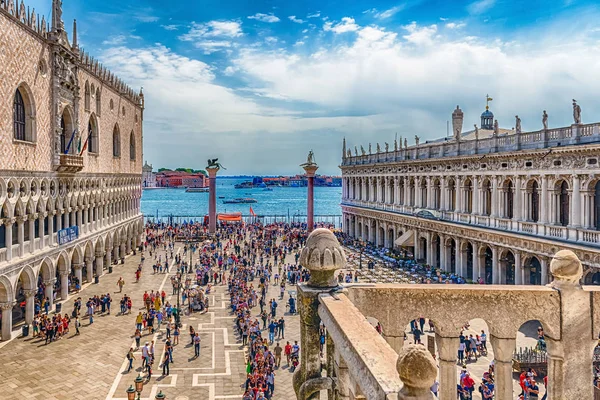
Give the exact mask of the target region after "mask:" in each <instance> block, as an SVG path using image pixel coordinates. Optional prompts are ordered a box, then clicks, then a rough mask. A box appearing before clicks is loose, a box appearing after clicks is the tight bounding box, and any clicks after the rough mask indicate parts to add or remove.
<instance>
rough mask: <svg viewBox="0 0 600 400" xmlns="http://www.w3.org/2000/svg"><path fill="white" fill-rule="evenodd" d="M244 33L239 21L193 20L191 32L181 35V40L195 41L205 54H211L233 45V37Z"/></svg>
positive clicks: (195, 44)
mask: <svg viewBox="0 0 600 400" xmlns="http://www.w3.org/2000/svg"><path fill="white" fill-rule="evenodd" d="M242 35H243V32H242V26H241V23H240V22H239V21H210V22H207V23H203V24H197V23H195V22H193V23H192V26H191V27H190V30H189V32H188V33H185V34H183V35H181V36H179V40H183V41H186V42H193V43H194V46H195V47H197V48H199V49H202V50H203V51H204V53H205V54H211V53H214V52H217V51H220V50H224V49H227V48H230V47H232V46H233V43H232V39H235V38H237V37H240V36H242Z"/></svg>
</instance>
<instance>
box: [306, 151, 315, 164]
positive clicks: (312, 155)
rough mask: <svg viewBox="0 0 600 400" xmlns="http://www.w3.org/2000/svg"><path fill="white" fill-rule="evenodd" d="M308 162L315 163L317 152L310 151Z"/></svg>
mask: <svg viewBox="0 0 600 400" xmlns="http://www.w3.org/2000/svg"><path fill="white" fill-rule="evenodd" d="M306 163H307V164H315V153H313V151H312V150H311V151H309V152H308V157H307V158H306Z"/></svg>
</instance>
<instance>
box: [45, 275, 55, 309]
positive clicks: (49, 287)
mask: <svg viewBox="0 0 600 400" xmlns="http://www.w3.org/2000/svg"><path fill="white" fill-rule="evenodd" d="M54 283H56V278H51V279H48V280H45V281H44V285H45V286H46V293H44V295H45V296H46V297H47V298H48V300H49V301H48V305H49V306H50V307H49V309H52V306H53V305H54Z"/></svg>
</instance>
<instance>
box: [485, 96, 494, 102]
mask: <svg viewBox="0 0 600 400" xmlns="http://www.w3.org/2000/svg"><path fill="white" fill-rule="evenodd" d="M486 100H487V101H492V100H494V99H492V98H491V97H489V96H488V97H487V99H486Z"/></svg>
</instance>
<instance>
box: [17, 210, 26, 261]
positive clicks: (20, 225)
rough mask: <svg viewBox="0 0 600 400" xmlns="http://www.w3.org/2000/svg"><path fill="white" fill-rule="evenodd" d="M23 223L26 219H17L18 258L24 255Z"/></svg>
mask: <svg viewBox="0 0 600 400" xmlns="http://www.w3.org/2000/svg"><path fill="white" fill-rule="evenodd" d="M25 221H26V217H17V237H18V238H19V240H18V243H19V257H23V256H24V255H25V225H24V224H25Z"/></svg>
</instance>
